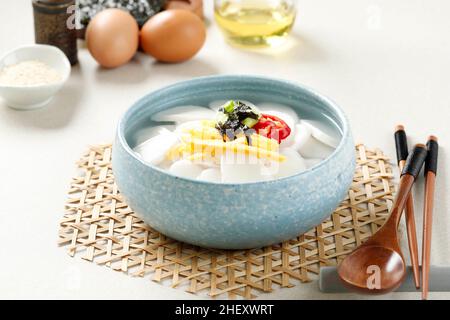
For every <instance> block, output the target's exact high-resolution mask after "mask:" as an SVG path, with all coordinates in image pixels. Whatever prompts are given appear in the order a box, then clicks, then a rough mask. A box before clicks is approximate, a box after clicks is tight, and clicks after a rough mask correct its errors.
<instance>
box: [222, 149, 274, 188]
mask: <svg viewBox="0 0 450 320" xmlns="http://www.w3.org/2000/svg"><path fill="white" fill-rule="evenodd" d="M238 160H241V159H238ZM220 172H221V174H222V182H225V183H245V182H256V181H264V180H269V179H271V176H270V175H268V174H267V170H266V168H265V167H264V165H263V164H262V162H261V161H260V160H259V159H257V158H256V157H245V159H242V161H237V160H236V159H234V158H233V157H227V156H226V155H224V156H222V157H221V159H220Z"/></svg>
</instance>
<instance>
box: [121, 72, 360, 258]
mask: <svg viewBox="0 0 450 320" xmlns="http://www.w3.org/2000/svg"><path fill="white" fill-rule="evenodd" d="M221 99H242V100H249V101H252V102H254V103H256V104H257V103H259V102H277V103H281V104H285V105H288V106H291V107H292V108H294V109H295V110H296V111H297V112H298V113H299V115H301V116H302V117H303V118H312V119H316V120H325V119H326V120H327V121H332V122H334V123H335V124H336V126H337V128H339V131H340V132H341V134H342V139H341V142H340V144H339V146H338V147H337V149H336V150H335V151H334V153H333V154H332V155H331V156H329V157H328V158H327V159H325V160H324V161H322V162H321V163H319V164H317V165H316V166H314V167H313V168H311V169H309V170H307V171H304V172H302V173H299V174H296V175H293V176H290V177H287V178H283V179H279V180H274V181H265V182H255V183H245V184H218V183H210V182H201V181H196V180H191V179H186V178H180V177H176V176H173V175H171V174H169V173H167V172H165V171H163V170H161V169H159V168H157V167H154V166H152V165H149V164H147V163H145V162H144V161H142V160H141V159H140V158H139V156H137V155H136V154H135V153H134V152H133V150H132V148H133V147H134V146H135V144H136V139H137V136H138V132H139V131H140V130H143V129H144V128H145V127H148V126H149V125H151V120H150V118H151V116H152V115H153V114H154V113H156V112H159V111H161V110H165V109H167V108H171V107H175V106H181V105H205V106H207V105H208V103H210V102H211V101H214V100H221ZM354 169H355V149H354V142H353V138H352V135H351V131H350V128H349V124H348V121H347V119H346V117H345V116H344V114H343V112H342V110H341V109H340V108H339V107H338V106H337V105H336V104H334V103H333V102H331V101H330V100H328V99H327V98H325V97H323V96H321V95H319V94H317V93H315V92H313V91H311V90H309V89H307V88H305V87H303V86H301V85H298V84H294V83H291V82H286V81H282V80H274V79H269V78H263V77H253V76H232V75H230V76H212V77H204V78H196V79H193V80H189V81H185V82H181V83H177V84H174V85H171V86H169V87H166V88H163V89H160V90H157V91H154V92H152V93H150V94H148V95H146V96H145V97H143V98H142V99H140V100H139V101H138V102H136V103H135V104H134V105H133V106H132V107H131V108H130V109H129V110H128V111H127V112H126V113H125V115H124V116H123V117H122V119H121V120H120V123H119V125H118V130H117V136H116V140H115V143H114V147H113V170H114V174H115V178H116V182H117V185H118V187H119V190H120V192H121V193H122V194H123V196H124V197H125V200H126V201H127V203H128V204H129V205H130V207H131V208H132V209H133V210H134V211H135V212H136V213H137V214H139V215H140V216H141V217H142V219H143V220H144V221H145V222H146V223H148V224H149V225H150V226H152V227H153V228H155V229H156V230H158V231H159V232H161V233H163V234H165V235H167V236H169V237H171V238H174V239H177V240H180V241H184V242H188V243H191V244H195V245H199V246H203V247H213V248H221V249H244V248H255V247H261V246H265V245H269V244H273V243H277V242H280V241H283V240H287V239H290V238H293V237H295V236H298V235H299V234H301V233H303V232H306V231H308V230H309V229H310V228H312V227H314V226H316V225H318V224H319V223H320V222H322V221H323V220H324V219H325V218H327V217H328V216H329V215H330V214H331V212H332V211H333V210H334V209H335V208H336V207H337V205H338V204H339V202H340V201H341V200H342V199H343V198H344V197H345V195H346V193H347V190H348V188H349V186H350V184H351V181H352V178H353V174H354Z"/></svg>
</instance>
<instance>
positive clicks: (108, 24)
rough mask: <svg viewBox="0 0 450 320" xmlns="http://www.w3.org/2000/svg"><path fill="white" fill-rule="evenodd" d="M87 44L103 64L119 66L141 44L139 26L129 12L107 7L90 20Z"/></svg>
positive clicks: (107, 66)
mask: <svg viewBox="0 0 450 320" xmlns="http://www.w3.org/2000/svg"><path fill="white" fill-rule="evenodd" d="M86 44H87V47H88V49H89V52H90V53H91V54H92V56H93V57H94V59H95V60H97V62H98V63H99V64H100V65H101V66H103V67H106V68H115V67H118V66H120V65H123V64H125V63H127V62H128V61H130V60H131V58H133V56H134V55H135V53H136V51H137V49H138V45H139V26H138V24H137V22H136V20H135V19H134V18H133V16H132V15H131V14H129V13H128V12H126V11H124V10H120V9H105V10H103V11H101V12H99V13H98V14H96V15H95V16H94V18H93V19H92V20H91V22H89V25H88V27H87V29H86Z"/></svg>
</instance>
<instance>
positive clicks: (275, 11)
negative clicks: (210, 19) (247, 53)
mask: <svg viewBox="0 0 450 320" xmlns="http://www.w3.org/2000/svg"><path fill="white" fill-rule="evenodd" d="M296 1H297V0H215V3H214V16H215V19H216V21H217V23H218V25H219V26H220V28H221V29H222V31H223V33H224V34H225V36H226V38H227V39H228V40H229V41H230V42H231V43H234V44H237V45H242V46H274V45H277V44H279V43H280V42H282V41H283V40H284V38H285V37H286V36H287V35H288V33H289V32H290V31H291V29H292V26H293V24H294V22H295V16H296V7H295V2H296Z"/></svg>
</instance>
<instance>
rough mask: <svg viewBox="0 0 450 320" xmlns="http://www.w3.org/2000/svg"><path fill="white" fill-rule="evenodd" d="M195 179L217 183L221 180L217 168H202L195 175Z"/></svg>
mask: <svg viewBox="0 0 450 320" xmlns="http://www.w3.org/2000/svg"><path fill="white" fill-rule="evenodd" d="M197 180H202V181H208V182H217V183H219V182H221V181H222V175H221V173H220V170H219V169H218V168H209V169H205V170H203V171H202V172H201V173H200V175H199V176H198V177H197Z"/></svg>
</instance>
